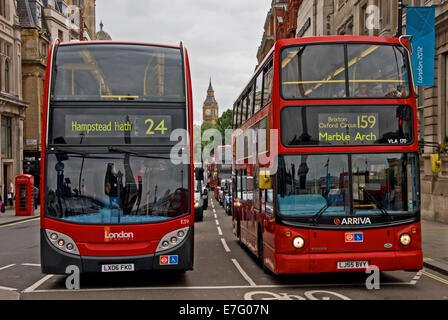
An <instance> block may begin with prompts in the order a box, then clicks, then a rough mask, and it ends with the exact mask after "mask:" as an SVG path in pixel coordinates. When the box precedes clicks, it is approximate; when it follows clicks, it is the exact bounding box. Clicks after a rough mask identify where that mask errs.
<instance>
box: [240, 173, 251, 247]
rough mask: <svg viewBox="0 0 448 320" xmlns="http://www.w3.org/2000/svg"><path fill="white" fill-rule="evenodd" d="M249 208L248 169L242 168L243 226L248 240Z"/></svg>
mask: <svg viewBox="0 0 448 320" xmlns="http://www.w3.org/2000/svg"><path fill="white" fill-rule="evenodd" d="M247 209H248V208H247V169H243V170H241V227H242V228H243V229H244V230H245V233H246V236H245V239H246V240H247V231H248V227H249V221H248V218H249V217H248V214H247Z"/></svg>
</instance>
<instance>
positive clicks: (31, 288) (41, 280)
mask: <svg viewBox="0 0 448 320" xmlns="http://www.w3.org/2000/svg"><path fill="white" fill-rule="evenodd" d="M53 276H54V274H47V275H46V276H45V277H43V278H42V279H40V280H39V281H37V282H36V283H35V284H33V285H31V286H30V287H28V288H26V289H25V290H23V291H22V293H29V292H35V291H36V288H38V287H39V286H40V285H42V284H43V283H44V282H45V281H47V280H48V279H50V278H51V277H53ZM66 290H67V289H66Z"/></svg>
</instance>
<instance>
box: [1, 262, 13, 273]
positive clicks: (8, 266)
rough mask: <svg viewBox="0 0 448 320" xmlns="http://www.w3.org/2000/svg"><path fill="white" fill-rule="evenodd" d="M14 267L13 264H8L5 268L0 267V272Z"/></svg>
mask: <svg viewBox="0 0 448 320" xmlns="http://www.w3.org/2000/svg"><path fill="white" fill-rule="evenodd" d="M14 266H15V264H14V263H13V264H9V265H7V266H4V267H1V268H0V271H2V270H6V269H8V268H11V267H14Z"/></svg>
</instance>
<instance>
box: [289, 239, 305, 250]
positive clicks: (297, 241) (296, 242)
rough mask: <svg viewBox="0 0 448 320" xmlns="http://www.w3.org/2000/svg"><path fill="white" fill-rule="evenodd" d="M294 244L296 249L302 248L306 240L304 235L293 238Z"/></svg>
mask: <svg viewBox="0 0 448 320" xmlns="http://www.w3.org/2000/svg"><path fill="white" fill-rule="evenodd" d="M292 245H293V246H294V248H296V249H302V248H303V246H304V245H305V240H304V239H303V238H302V237H295V238H294V239H293V240H292Z"/></svg>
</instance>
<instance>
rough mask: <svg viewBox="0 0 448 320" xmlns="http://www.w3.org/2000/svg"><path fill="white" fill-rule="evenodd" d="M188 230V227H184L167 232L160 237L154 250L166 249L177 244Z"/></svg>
mask: <svg viewBox="0 0 448 320" xmlns="http://www.w3.org/2000/svg"><path fill="white" fill-rule="evenodd" d="M189 230H190V228H189V227H186V228H182V229H178V230H174V231H171V232H169V233H167V234H166V235H164V236H163V237H162V239H160V241H159V245H158V246H157V249H156V252H159V251H164V250H168V249H171V248H174V247H175V246H177V245H179V244H180V243H181V242H182V241H183V240H184V239H185V238H186V237H187V234H188V231H189Z"/></svg>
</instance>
